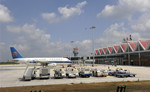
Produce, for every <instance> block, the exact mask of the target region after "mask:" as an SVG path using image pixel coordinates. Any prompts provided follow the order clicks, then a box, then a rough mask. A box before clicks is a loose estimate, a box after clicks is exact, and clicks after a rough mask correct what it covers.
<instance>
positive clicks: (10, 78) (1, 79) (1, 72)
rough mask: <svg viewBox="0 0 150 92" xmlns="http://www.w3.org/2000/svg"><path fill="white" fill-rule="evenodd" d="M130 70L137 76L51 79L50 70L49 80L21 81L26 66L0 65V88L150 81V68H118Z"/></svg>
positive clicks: (103, 66)
mask: <svg viewBox="0 0 150 92" xmlns="http://www.w3.org/2000/svg"><path fill="white" fill-rule="evenodd" d="M95 67H97V68H100V69H108V67H110V68H111V69H116V67H114V66H110V65H97V66H95ZM118 67H122V68H124V69H127V70H130V72H132V73H135V74H137V75H136V77H128V78H116V77H113V76H108V77H90V78H79V77H77V78H71V79H68V78H64V79H53V74H54V72H53V69H51V78H50V79H42V80H40V79H35V80H32V81H22V76H23V73H24V71H25V68H26V65H0V87H14V86H30V85H53V84H71V83H96V82H117V81H138V80H150V67H135V66H118Z"/></svg>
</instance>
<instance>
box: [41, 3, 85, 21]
mask: <svg viewBox="0 0 150 92" xmlns="http://www.w3.org/2000/svg"><path fill="white" fill-rule="evenodd" d="M86 4H87V2H86V1H83V2H80V3H78V4H77V5H76V6H75V7H70V8H68V7H67V6H65V7H59V8H58V12H59V13H60V14H61V16H56V14H55V13H53V12H52V13H43V14H42V17H43V19H45V20H48V21H49V22H50V23H56V22H60V21H63V20H65V19H68V18H70V17H72V16H75V15H80V14H81V13H83V10H82V7H83V6H85V5H86Z"/></svg>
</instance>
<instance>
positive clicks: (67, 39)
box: [0, 0, 150, 62]
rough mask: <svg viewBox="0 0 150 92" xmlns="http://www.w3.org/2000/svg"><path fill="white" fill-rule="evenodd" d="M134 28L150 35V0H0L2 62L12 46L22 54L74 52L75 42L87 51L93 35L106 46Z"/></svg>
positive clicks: (135, 33) (137, 35)
mask: <svg viewBox="0 0 150 92" xmlns="http://www.w3.org/2000/svg"><path fill="white" fill-rule="evenodd" d="M92 26H95V29H90V27H92ZM130 34H131V35H132V39H133V41H137V40H147V39H150V37H149V35H150V0H0V62H5V61H8V60H9V59H11V54H10V47H11V46H13V47H15V48H16V49H17V50H18V51H19V52H20V53H21V54H22V55H23V56H24V57H57V56H58V57H66V56H73V54H72V50H73V48H74V47H78V48H79V56H89V55H90V54H91V52H92V42H93V41H94V48H95V49H96V48H103V47H107V46H113V45H117V44H120V43H121V42H122V39H123V38H127V37H129V35H130ZM92 39H93V40H92ZM72 41H73V43H72Z"/></svg>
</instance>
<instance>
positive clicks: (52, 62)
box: [47, 61, 72, 63]
mask: <svg viewBox="0 0 150 92" xmlns="http://www.w3.org/2000/svg"><path fill="white" fill-rule="evenodd" d="M47 62H49V63H72V61H47Z"/></svg>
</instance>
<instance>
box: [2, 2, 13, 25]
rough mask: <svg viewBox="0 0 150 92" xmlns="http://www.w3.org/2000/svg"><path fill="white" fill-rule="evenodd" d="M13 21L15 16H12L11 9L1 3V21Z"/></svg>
mask: <svg viewBox="0 0 150 92" xmlns="http://www.w3.org/2000/svg"><path fill="white" fill-rule="evenodd" d="M11 21H13V18H12V17H11V16H10V11H9V10H8V8H7V7H5V6H4V5H1V4H0V23H6V22H11Z"/></svg>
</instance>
